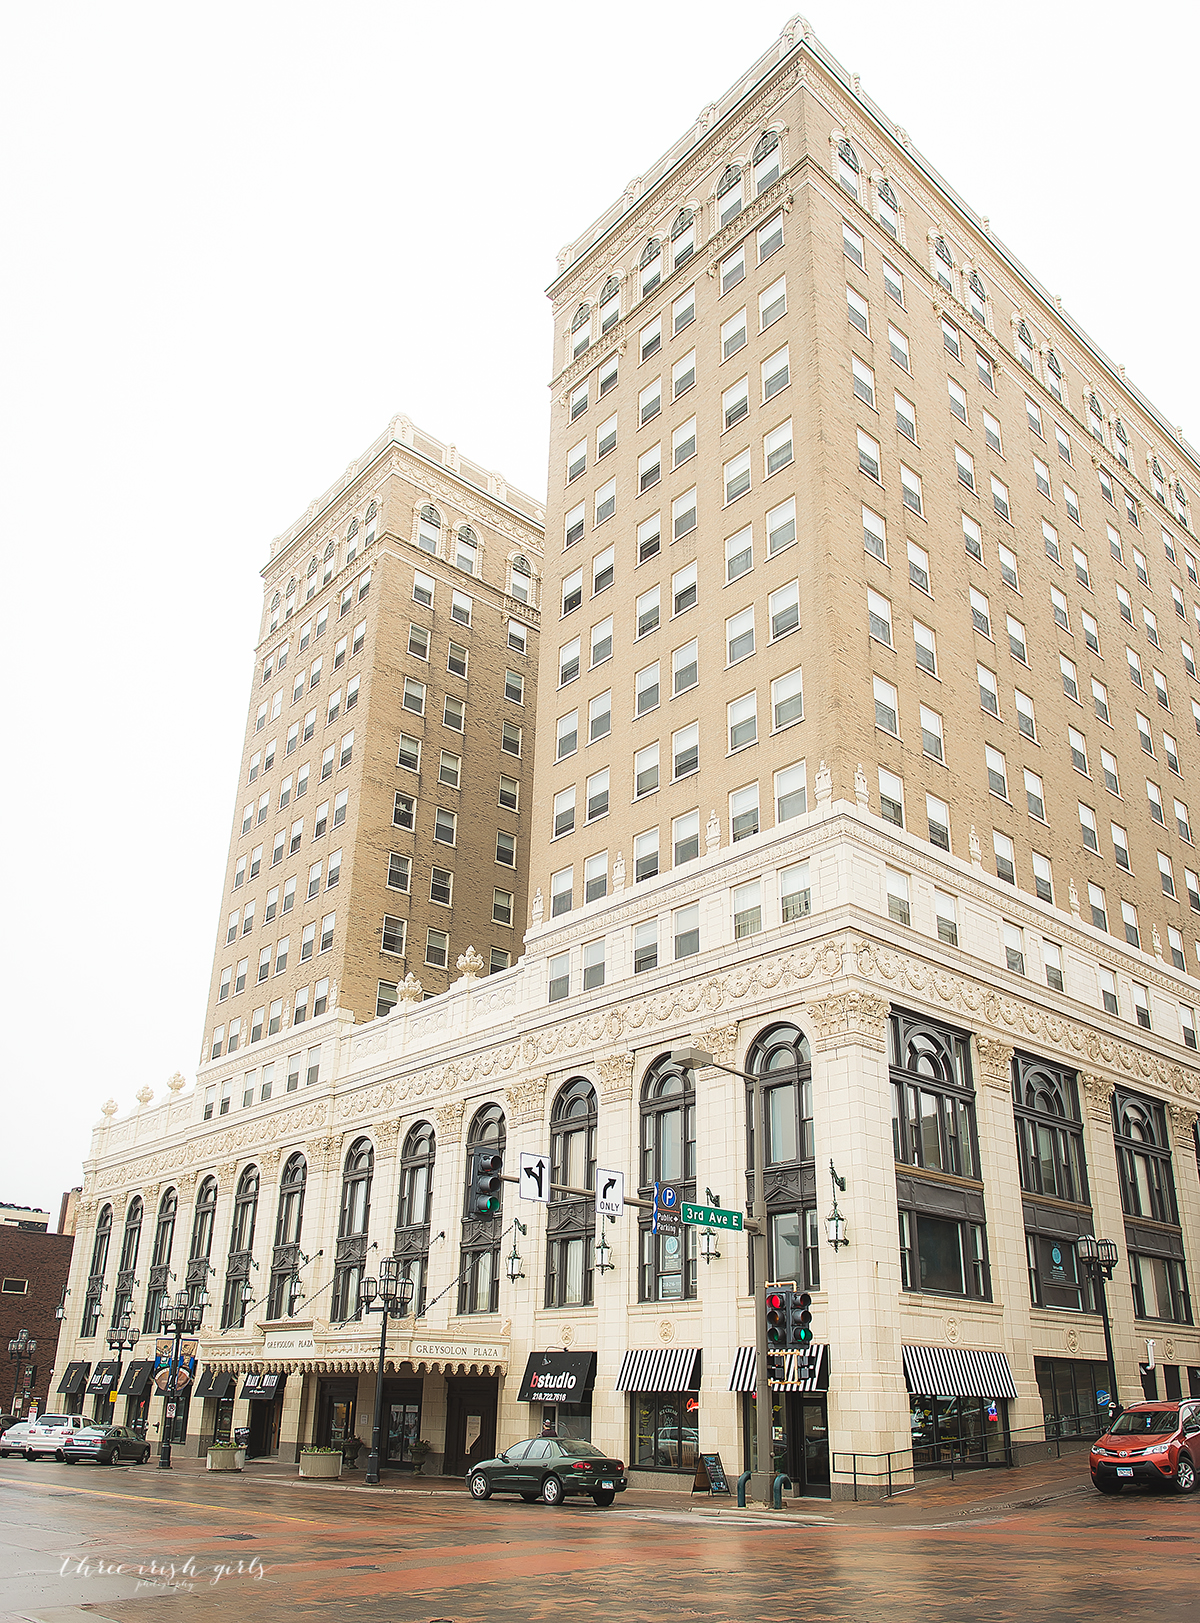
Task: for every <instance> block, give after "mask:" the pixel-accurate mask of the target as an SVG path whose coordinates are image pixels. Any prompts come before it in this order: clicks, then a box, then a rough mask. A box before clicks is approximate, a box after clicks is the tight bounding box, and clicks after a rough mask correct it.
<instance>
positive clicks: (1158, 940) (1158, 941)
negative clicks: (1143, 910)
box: [1150, 924, 1163, 964]
mask: <svg viewBox="0 0 1200 1623" xmlns="http://www.w3.org/2000/svg"><path fill="white" fill-rule="evenodd" d="M1150 935H1151V937H1152V939H1153V941H1154V956H1155V957H1156V958H1157V959H1158V961H1159V963H1160V964H1161V963H1162V955H1163V950H1162V937H1161V936H1160V935H1159V933H1158V925H1157V924H1152V925H1151V926H1150Z"/></svg>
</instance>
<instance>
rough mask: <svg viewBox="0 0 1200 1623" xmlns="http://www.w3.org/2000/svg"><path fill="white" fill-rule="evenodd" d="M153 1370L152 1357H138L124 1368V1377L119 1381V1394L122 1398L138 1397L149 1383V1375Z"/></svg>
mask: <svg viewBox="0 0 1200 1623" xmlns="http://www.w3.org/2000/svg"><path fill="white" fill-rule="evenodd" d="M153 1371H154V1360H153V1358H138V1359H135V1360H134V1362H133V1363H132V1364H128V1365H127V1366H126V1368H125V1379H124V1380H123V1381H122V1382H121V1396H122V1397H123V1398H140V1397H141V1395H142V1393H143V1392H144V1391H145V1390H146V1388H147V1387H148V1386H149V1385H150V1376H151V1375H152V1373H153Z"/></svg>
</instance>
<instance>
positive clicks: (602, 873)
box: [583, 851, 608, 902]
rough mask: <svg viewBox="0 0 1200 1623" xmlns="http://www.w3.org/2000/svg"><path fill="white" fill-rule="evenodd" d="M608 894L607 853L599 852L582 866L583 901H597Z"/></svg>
mask: <svg viewBox="0 0 1200 1623" xmlns="http://www.w3.org/2000/svg"><path fill="white" fill-rule="evenodd" d="M607 894H608V852H607V851H599V852H597V853H596V855H595V856H591V857H589V858H588V859H587V861H586V862H585V863H584V865H583V899H584V901H585V902H596V901H599V900H600V898H601V897H602V896H607Z"/></svg>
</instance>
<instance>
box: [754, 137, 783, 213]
mask: <svg viewBox="0 0 1200 1623" xmlns="http://www.w3.org/2000/svg"><path fill="white" fill-rule="evenodd" d="M782 157H783V152H782V149H781V147H780V145H779V135H778V133H777V132H776V131H775V130H764V131H763V133H762V134H761V135H760V136H759V138H758V140H757V141H756V142H755V144H754V151H753V152H752V153H751V154H750V164H751V167H752V169H753V171H754V195H755V197H758V196H759V195H760V193H762V192H765V191H766V189H767V187H768V186H773V185H774V184H775V182H776V181H777V180H778V179H779V164H780V160H781V158H782Z"/></svg>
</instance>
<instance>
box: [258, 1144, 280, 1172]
mask: <svg viewBox="0 0 1200 1623" xmlns="http://www.w3.org/2000/svg"><path fill="white" fill-rule="evenodd" d="M282 1155H283V1147H282V1145H279V1144H271V1145H268V1147H267V1148H266V1149H264V1150H263V1151H262V1152H261V1153H260V1155H259V1157H258V1164H259V1166H260V1167H261V1168H262V1170H263V1171H264V1172H274V1171H275V1170H276V1168H277V1167H278V1165H279V1161H280V1157H281V1156H282Z"/></svg>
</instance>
